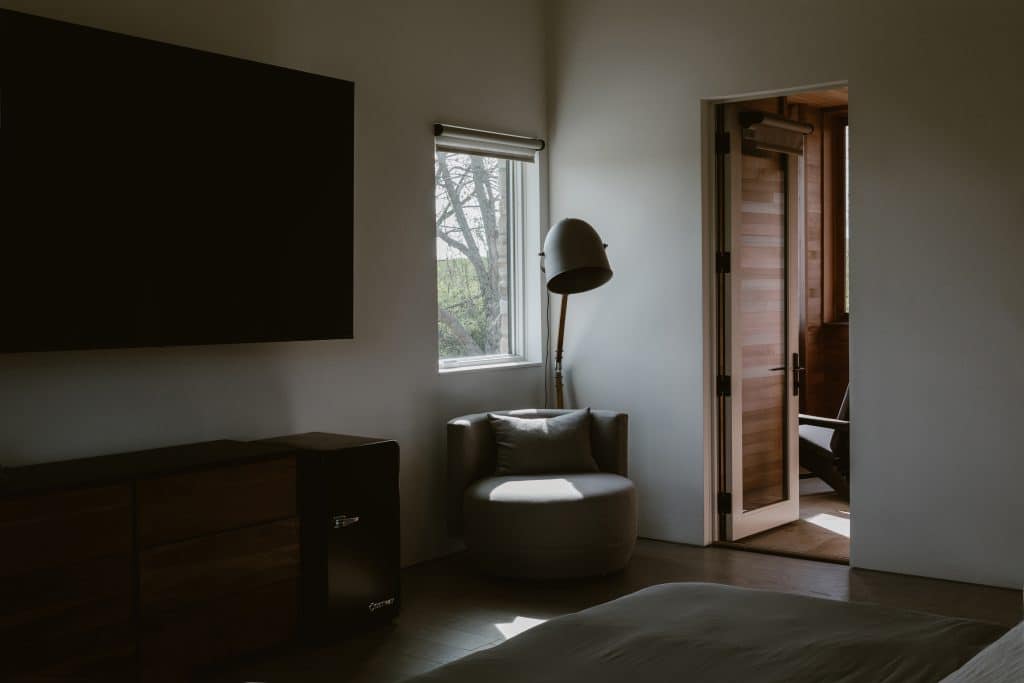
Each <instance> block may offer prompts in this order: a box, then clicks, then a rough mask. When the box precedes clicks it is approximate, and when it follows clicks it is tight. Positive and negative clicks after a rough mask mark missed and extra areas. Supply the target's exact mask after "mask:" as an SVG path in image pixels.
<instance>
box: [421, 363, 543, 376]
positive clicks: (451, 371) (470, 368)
mask: <svg viewBox="0 0 1024 683" xmlns="http://www.w3.org/2000/svg"><path fill="white" fill-rule="evenodd" d="M543 365H544V364H543V363H541V362H538V361H532V360H513V361H508V362H505V363H481V364H479V365H463V366H457V367H452V368H438V369H437V372H438V374H441V375H458V374H462V373H464V372H484V371H487V370H515V369H518V368H539V367H543Z"/></svg>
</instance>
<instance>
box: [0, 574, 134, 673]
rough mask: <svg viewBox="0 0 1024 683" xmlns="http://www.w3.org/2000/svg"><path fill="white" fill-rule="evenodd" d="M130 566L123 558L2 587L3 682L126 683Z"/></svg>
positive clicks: (130, 653)
mask: <svg viewBox="0 0 1024 683" xmlns="http://www.w3.org/2000/svg"><path fill="white" fill-rule="evenodd" d="M132 565H133V560H132V558H131V556H128V555H124V556H120V557H114V558H104V559H101V560H90V561H87V562H83V563H80V564H75V565H68V566H66V567H62V568H60V569H57V570H48V571H39V572H33V573H31V574H28V575H21V576H18V577H14V578H8V579H5V580H3V581H0V605H3V609H2V610H0V642H2V643H3V644H4V653H5V654H4V656H3V657H2V658H0V680H3V681H8V680H10V681H30V680H31V681H40V680H75V681H94V680H95V681H121V680H129V679H130V678H131V676H132V675H133V672H134V666H135V640H136V636H135V632H134V626H133V624H132Z"/></svg>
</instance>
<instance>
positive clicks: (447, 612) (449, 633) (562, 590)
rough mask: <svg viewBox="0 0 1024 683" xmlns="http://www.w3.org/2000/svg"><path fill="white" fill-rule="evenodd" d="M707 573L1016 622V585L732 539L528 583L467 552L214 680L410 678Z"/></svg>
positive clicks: (645, 549) (411, 575)
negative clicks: (371, 605) (376, 604)
mask: <svg viewBox="0 0 1024 683" xmlns="http://www.w3.org/2000/svg"><path fill="white" fill-rule="evenodd" d="M671 581H707V582H714V583H726V584H731V585H736V586H745V587H748V588H765V589H772V590H781V591H786V592H791V593H801V594H805V595H814V596H819V597H825V598H831V599H835V600H858V601H864V602H875V603H880V604H884V605H889V606H893V607H903V608H908V609H916V610H921V611H926V612H933V613H936V614H945V615H949V616H957V617H966V618H973V619H983V620H987V621H993V622H997V623H1001V624H1005V625H1007V626H1011V625H1013V624H1015V623H1017V622H1018V621H1020V619H1021V594H1020V592H1019V591H1012V590H1005V589H999V588H990V587H985V586H975V585H971V584H964V583H955V582H950V581H939V580H935V579H925V578H920V577H911V576H902V575H899V574H887V573H884V572H873V571H866V570H859V569H850V568H849V567H846V566H843V565H838V564H830V563H825V562H815V561H812V560H802V559H795V558H789V557H778V556H774V555H765V554H759V553H751V552H745V551H741V550H733V549H731V548H720V547H711V548H697V547H693V546H684V545H677V544H673V543H662V542H657V541H647V540H641V541H640V542H639V543H638V545H637V550H636V553H635V555H634V557H633V560H632V561H631V562H630V565H629V566H628V567H627V569H626V570H625V571H623V572H620V573H618V574H615V575H612V576H607V577H600V578H596V579H586V580H576V581H553V582H524V581H510V580H502V579H494V578H490V577H486V576H483V575H481V574H480V573H478V572H477V571H476V569H475V568H474V567H473V566H472V564H471V562H470V561H469V559H468V558H467V556H466V555H465V554H459V555H453V556H450V557H446V558H443V559H440V560H435V561H433V562H427V563H424V564H421V565H417V566H415V567H410V568H408V569H406V570H404V571H403V573H402V596H403V605H402V614H401V616H400V617H399V618H398V619H397V620H396V621H395V622H394V623H393V624H392V625H391V626H389V627H385V628H382V629H379V630H377V631H375V632H372V633H368V634H364V635H362V636H360V637H358V638H350V639H348V640H345V641H340V642H337V643H333V644H331V645H327V646H319V647H312V646H294V647H291V648H286V649H282V650H280V651H278V652H275V653H270V654H267V655H264V656H261V657H256V658H253V659H251V660H249V661H246V662H244V663H241V664H239V665H237V666H235V667H233V668H232V669H230V670H227V671H224V672H221V673H220V674H218V675H216V676H213V677H211V678H210V679H209V680H211V681H216V682H217V683H240V682H242V681H260V682H262V683H285V682H287V683H312V682H316V683H320V682H321V681H331V682H332V683H337V682H339V681H352V682H354V683H362V682H363V681H374V682H376V683H390V682H392V681H401V680H403V679H405V678H407V677H410V676H414V675H416V674H418V673H421V672H424V671H429V670H431V669H433V668H436V667H438V666H441V665H442V664H444V663H446V662H449V661H452V660H454V659H458V658H460V657H462V656H465V655H468V654H469V653H471V652H473V651H476V650H479V649H483V648H486V647H491V646H493V645H494V644H496V643H500V642H503V641H504V640H505V638H506V637H509V636H512V635H513V634H515V633H517V632H520V631H521V630H523V629H526V628H529V627H530V626H532V625H536V624H537V623H541V622H542V621H543V620H546V619H550V618H553V617H556V616H559V615H562V614H567V613H569V612H575V611H578V610H580V609H584V608H586V607H589V606H591V605H595V604H599V603H602V602H606V601H608V600H611V599H613V598H616V597H619V596H621V595H625V594H627V593H631V592H633V591H635V590H639V589H640V588H644V587H646V586H650V585H654V584H658V583H666V582H671Z"/></svg>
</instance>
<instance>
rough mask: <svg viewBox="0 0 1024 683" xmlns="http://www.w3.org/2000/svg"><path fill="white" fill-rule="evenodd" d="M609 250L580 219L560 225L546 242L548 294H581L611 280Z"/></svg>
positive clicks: (595, 233) (571, 219) (552, 229)
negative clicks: (607, 251)
mask: <svg viewBox="0 0 1024 683" xmlns="http://www.w3.org/2000/svg"><path fill="white" fill-rule="evenodd" d="M606 246H607V245H606V244H605V243H604V242H602V241H601V237H600V235H598V234H597V231H596V230H594V228H593V226H591V225H590V223H587V222H586V221H583V220H580V219H579V218H565V219H563V220H560V221H558V223H556V224H555V225H554V226H552V228H551V230H549V231H548V235H547V237H546V238H545V239H544V275H545V280H546V282H547V288H548V290H550V291H552V292H554V293H555V294H579V293H580V292H586V291H589V290H591V289H595V288H597V287H600V286H601V285H603V284H604V283H606V282H608V280H610V279H612V268H611V265H609V263H608V255H607V254H606V253H605V247H606Z"/></svg>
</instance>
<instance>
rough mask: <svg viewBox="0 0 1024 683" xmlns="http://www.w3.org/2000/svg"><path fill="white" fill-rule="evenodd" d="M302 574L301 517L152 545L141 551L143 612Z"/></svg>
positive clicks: (177, 606) (207, 599)
mask: <svg viewBox="0 0 1024 683" xmlns="http://www.w3.org/2000/svg"><path fill="white" fill-rule="evenodd" d="M298 575H299V522H298V520H297V519H296V518H294V517H293V518H291V519H286V520H280V521H277V522H271V523H268V524H261V525H259V526H253V527H246V528H243V529H236V530H234V531H227V532H223V533H219V534H214V535H212V536H204V537H202V538H196V539H192V540H189V541H181V542H179V543H173V544H169V545H164V546H159V547H155V548H149V549H147V550H144V551H142V552H141V553H140V555H139V603H140V604H139V606H140V609H141V612H142V615H143V616H144V617H146V616H150V615H154V614H157V613H160V612H167V611H173V610H176V609H180V608H182V607H185V606H188V605H190V604H196V603H204V602H211V601H214V600H217V599H220V598H221V597H223V596H225V595H229V594H232V593H245V592H247V591H251V590H253V589H256V588H260V587H262V586H266V585H268V584H273V583H279V582H281V581H285V580H292V579H295V578H297V577H298Z"/></svg>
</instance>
